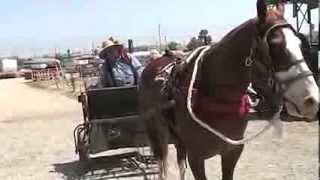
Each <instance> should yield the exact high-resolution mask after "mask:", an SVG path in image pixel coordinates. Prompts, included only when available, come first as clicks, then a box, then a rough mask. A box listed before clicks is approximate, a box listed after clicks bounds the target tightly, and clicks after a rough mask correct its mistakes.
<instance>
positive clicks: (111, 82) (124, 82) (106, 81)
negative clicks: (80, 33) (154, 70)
mask: <svg viewBox="0 0 320 180" xmlns="http://www.w3.org/2000/svg"><path fill="white" fill-rule="evenodd" d="M102 46H103V49H102V50H101V51H100V53H99V57H100V58H101V59H103V60H104V63H103V65H102V67H101V69H100V71H101V74H102V79H101V80H102V86H103V87H115V86H131V85H137V83H138V81H139V77H140V75H141V73H142V70H143V66H142V65H141V63H140V62H139V60H138V59H136V58H135V57H133V56H131V55H130V54H129V53H127V52H126V51H125V49H124V46H123V45H122V44H120V43H118V42H117V41H111V40H107V41H105V42H104V43H103V45H102Z"/></svg>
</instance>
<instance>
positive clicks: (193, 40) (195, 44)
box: [187, 37, 201, 51]
mask: <svg viewBox="0 0 320 180" xmlns="http://www.w3.org/2000/svg"><path fill="white" fill-rule="evenodd" d="M200 46H201V41H199V40H198V39H197V38H195V37H193V38H191V39H190V41H189V43H188V44H187V49H188V50H190V51H191V50H194V49H196V48H197V47H200Z"/></svg>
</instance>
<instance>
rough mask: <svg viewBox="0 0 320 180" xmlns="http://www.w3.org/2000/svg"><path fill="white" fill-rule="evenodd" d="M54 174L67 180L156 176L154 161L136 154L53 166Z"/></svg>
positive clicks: (148, 177)
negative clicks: (58, 174) (60, 175)
mask: <svg viewBox="0 0 320 180" xmlns="http://www.w3.org/2000/svg"><path fill="white" fill-rule="evenodd" d="M54 172H55V173H60V174H62V175H63V176H64V179H67V180H80V179H81V180H89V179H95V180H102V179H119V178H121V179H144V180H147V179H153V178H155V177H156V175H157V174H158V168H157V165H156V161H155V160H154V159H153V158H152V157H151V156H142V155H140V154H139V153H137V152H130V153H125V154H120V155H112V156H102V157H101V156H100V157H95V158H91V159H90V160H89V161H88V162H86V163H83V162H79V161H73V162H66V163H62V164H54Z"/></svg>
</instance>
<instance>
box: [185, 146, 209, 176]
mask: <svg viewBox="0 0 320 180" xmlns="http://www.w3.org/2000/svg"><path fill="white" fill-rule="evenodd" d="M204 161H205V159H204V158H201V157H200V156H197V155H196V154H190V153H189V152H188V162H189V165H190V168H191V171H192V174H193V177H194V179H195V180H207V177H206V171H205V162H204Z"/></svg>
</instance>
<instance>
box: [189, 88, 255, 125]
mask: <svg viewBox="0 0 320 180" xmlns="http://www.w3.org/2000/svg"><path fill="white" fill-rule="evenodd" d="M192 102H193V103H192V104H193V109H194V112H195V113H196V116H197V117H199V118H200V119H202V120H204V121H209V120H236V119H241V118H244V117H245V116H246V115H247V114H248V112H249V109H250V103H249V96H248V95H247V94H246V93H239V91H237V92H224V93H223V94H222V95H220V94H219V96H203V95H201V94H200V93H194V94H193V97H192Z"/></svg>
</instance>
